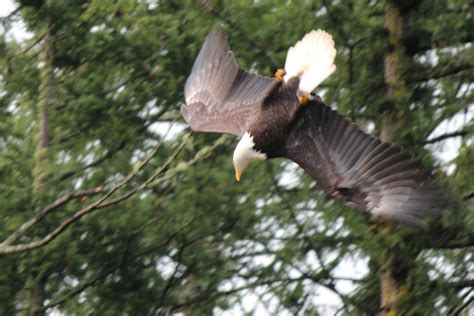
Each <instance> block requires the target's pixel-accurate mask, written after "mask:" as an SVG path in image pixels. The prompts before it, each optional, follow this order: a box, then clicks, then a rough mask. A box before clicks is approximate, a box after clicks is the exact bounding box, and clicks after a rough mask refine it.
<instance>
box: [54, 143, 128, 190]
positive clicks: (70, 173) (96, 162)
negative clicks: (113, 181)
mask: <svg viewBox="0 0 474 316" xmlns="http://www.w3.org/2000/svg"><path fill="white" fill-rule="evenodd" d="M125 145H126V142H125V141H121V142H120V143H119V144H118V146H116V147H114V148H112V149H110V150H107V151H106V152H105V154H104V155H102V156H101V157H99V158H97V159H96V160H94V161H92V162H91V163H89V164H87V165H85V166H84V167H81V168H79V169H76V170H71V171H67V172H65V173H63V174H62V175H60V176H59V181H62V180H65V179H67V178H69V177H71V176H73V175H75V174H76V173H78V172H80V171H84V170H86V169H89V168H93V167H95V166H97V165H99V164H101V163H103V162H104V161H106V160H107V159H109V158H111V157H112V156H113V155H115V154H116V153H117V152H119V151H120V150H122V149H123V148H124V147H125Z"/></svg>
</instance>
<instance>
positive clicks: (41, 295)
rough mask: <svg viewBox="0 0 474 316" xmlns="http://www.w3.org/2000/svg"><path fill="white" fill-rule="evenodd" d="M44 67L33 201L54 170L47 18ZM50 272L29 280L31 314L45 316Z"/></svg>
mask: <svg viewBox="0 0 474 316" xmlns="http://www.w3.org/2000/svg"><path fill="white" fill-rule="evenodd" d="M43 36H44V37H43V52H42V53H43V68H42V69H41V74H40V86H39V93H38V108H37V112H38V125H39V130H38V146H37V148H36V152H35V165H34V169H33V187H32V190H33V198H34V204H42V201H43V198H44V195H45V194H44V189H45V183H46V181H47V179H48V178H49V176H50V175H51V172H52V164H51V162H52V159H51V149H50V146H49V130H48V123H49V118H48V113H49V109H50V108H51V103H52V102H53V80H54V78H53V76H54V66H53V43H52V40H53V39H52V36H51V29H50V22H49V20H48V18H46V21H45V28H44V35H43ZM47 278H48V275H46V274H45V275H40V276H37V277H34V276H30V278H29V279H28V282H27V289H28V292H29V306H28V312H27V315H28V316H39V315H44V311H43V302H44V300H45V290H44V287H45V286H46V280H47Z"/></svg>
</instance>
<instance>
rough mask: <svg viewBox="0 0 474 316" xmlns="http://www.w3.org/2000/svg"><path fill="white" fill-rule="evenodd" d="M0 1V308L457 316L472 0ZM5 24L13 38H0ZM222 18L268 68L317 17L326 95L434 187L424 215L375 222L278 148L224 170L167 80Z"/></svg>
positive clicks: (469, 208)
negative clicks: (268, 157)
mask: <svg viewBox="0 0 474 316" xmlns="http://www.w3.org/2000/svg"><path fill="white" fill-rule="evenodd" d="M15 6H16V7H17V8H18V9H17V10H15V11H13V12H12V13H11V14H10V15H8V16H5V17H2V18H1V21H0V23H1V25H2V27H3V29H4V32H3V34H2V37H1V38H0V52H1V53H0V78H1V79H0V228H1V229H0V289H1V290H0V315H16V314H18V315H47V314H53V312H59V313H62V314H65V315H87V314H91V315H127V314H128V315H161V314H173V313H184V314H186V315H210V314H216V315H221V314H227V315H229V314H231V315H241V314H245V313H248V314H252V313H254V314H256V315H257V314H258V315H265V314H268V315H275V314H279V315H280V314H281V315H334V314H338V315H375V314H377V313H382V314H383V315H446V314H452V315H470V314H472V312H474V302H473V301H474V265H473V263H472V262H473V258H474V257H473V256H474V252H473V249H474V203H473V202H474V177H473V175H474V153H473V141H474V137H473V132H474V123H473V121H474V120H473V117H474V105H473V100H474V98H473V97H474V89H473V88H474V83H473V82H474V63H473V58H472V57H473V56H474V51H473V43H472V42H473V40H474V39H473V34H474V33H473V32H472V30H473V29H474V16H473V15H472V12H473V9H474V8H473V5H472V3H470V2H469V1H462V0H447V1H446V0H443V1H441V0H435V1H428V0H423V1H417V2H416V4H415V2H411V1H402V0H386V1H357V0H351V1H334V0H310V1H297V0H292V1H286V0H285V1H283V0H278V1H265V0H264V1H248V0H236V1H230V0H224V1H212V0H199V1H190V0H160V1H117V2H109V1H99V0H90V1H86V0H84V1H44V0H37V1H32V0H29V1H26V0H24V1H17V2H16V3H15ZM19 21H21V22H22V23H24V24H25V25H26V27H27V29H28V31H29V32H30V34H31V36H32V37H31V38H29V39H25V40H15V38H14V37H12V34H13V33H14V32H16V31H15V29H16V28H15V26H16V25H18V23H19ZM215 25H219V26H220V27H221V28H222V29H224V30H225V31H226V32H227V33H228V34H229V35H230V36H229V40H230V46H231V47H232V49H233V50H234V52H235V54H236V56H237V61H238V64H239V66H240V67H242V68H244V69H250V70H255V71H258V72H259V73H260V74H262V75H265V76H269V77H271V76H273V73H274V71H275V70H276V69H277V68H280V67H282V66H283V65H284V61H285V56H286V52H287V49H288V47H290V46H291V45H293V44H294V43H295V42H296V41H297V40H298V39H300V38H301V37H302V36H303V35H304V34H305V33H306V32H308V31H310V30H312V29H318V28H321V29H324V30H326V31H327V32H328V33H330V34H332V36H333V38H334V40H335V42H336V48H337V51H338V54H337V57H336V65H337V71H336V72H335V73H334V74H333V75H332V76H331V77H330V79H329V80H327V81H325V82H324V84H323V85H322V86H321V87H319V88H318V90H317V93H318V94H319V95H321V97H322V98H323V100H324V102H325V103H326V104H328V105H329V106H331V107H332V108H334V109H337V110H338V111H339V112H340V113H342V114H344V115H346V116H348V117H350V118H351V119H353V120H355V121H356V122H357V123H358V124H359V125H360V126H361V127H362V128H363V129H365V130H366V131H368V132H370V133H371V134H373V135H375V136H379V137H381V138H383V139H384V140H390V141H393V142H395V143H397V144H399V145H400V146H401V147H403V148H405V149H407V150H409V151H411V152H413V153H414V154H415V155H416V156H417V157H418V158H420V160H421V162H422V164H423V165H425V166H426V167H427V168H428V169H430V170H431V169H432V170H435V171H436V174H437V181H438V184H439V185H440V186H442V187H445V188H449V191H450V192H449V194H450V195H451V196H452V197H453V199H454V200H455V203H454V205H453V207H452V208H450V209H448V210H447V211H446V212H445V215H444V216H443V217H442V218H441V219H438V220H433V221H431V222H429V223H428V224H429V225H428V228H427V229H426V230H420V229H417V228H413V227H404V226H399V225H397V224H394V223H393V222H391V221H388V220H387V221H383V220H379V221H377V220H373V219H371V218H369V217H367V216H365V215H364V214H361V213H357V212H354V211H353V210H349V209H348V208H346V207H344V206H343V205H342V204H339V203H338V202H336V201H333V200H330V199H327V198H326V197H325V196H324V195H323V194H318V193H317V191H316V190H315V183H314V181H313V180H312V178H311V177H309V176H308V175H306V174H305V173H304V172H303V171H302V170H300V169H299V168H297V167H296V166H295V165H294V164H293V163H290V162H288V161H286V160H276V161H271V162H266V163H261V164H254V165H251V166H250V167H249V169H248V170H247V171H246V177H245V178H244V179H243V181H241V182H239V183H237V182H235V180H234V173H233V168H232V151H233V149H234V147H235V144H236V143H237V139H236V138H234V137H231V136H223V137H221V136H220V135H217V134H203V133H191V132H190V130H189V129H188V128H187V126H186V125H185V124H184V121H183V119H182V117H181V115H180V111H179V109H180V106H181V105H182V104H183V102H184V95H183V90H184V83H185V80H186V78H187V76H188V74H189V73H190V71H191V68H192V65H193V61H194V59H195V57H196V55H197V53H198V51H199V49H200V47H201V45H202V42H203V40H204V38H205V36H206V34H207V33H208V32H209V31H210V30H211V29H212V28H213V27H214V26H215Z"/></svg>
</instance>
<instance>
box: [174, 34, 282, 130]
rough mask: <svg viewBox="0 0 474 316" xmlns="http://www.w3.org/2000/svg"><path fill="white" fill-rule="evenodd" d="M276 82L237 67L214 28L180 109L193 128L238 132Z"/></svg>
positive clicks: (195, 66)
mask: <svg viewBox="0 0 474 316" xmlns="http://www.w3.org/2000/svg"><path fill="white" fill-rule="evenodd" d="M277 85H278V82H277V81H276V80H274V79H271V78H265V77H262V76H259V75H257V74H253V73H249V72H246V71H244V70H242V69H239V68H238V66H237V64H236V61H235V57H234V54H233V53H232V52H231V51H229V47H228V44H227V36H226V35H225V33H223V32H222V31H220V30H213V31H212V32H211V33H209V35H208V36H207V37H206V40H205V42H204V44H203V46H202V48H201V51H200V52H199V55H198V57H197V58H196V61H195V62H194V66H193V69H192V72H191V74H190V75H189V77H188V79H187V81H186V86H185V88H184V95H185V99H186V104H185V105H183V106H182V107H181V113H182V114H183V117H184V119H185V120H186V122H188V124H189V125H190V126H191V127H192V129H194V130H196V131H202V132H220V133H230V134H235V135H238V136H241V135H242V134H243V133H244V132H245V131H246V130H247V128H248V126H249V124H250V123H251V119H252V117H254V116H255V114H256V113H257V112H258V111H259V110H260V106H259V105H261V104H262V102H263V100H264V99H265V97H266V96H268V94H269V93H270V92H271V91H272V90H273V89H274V88H275V87H276V86H277Z"/></svg>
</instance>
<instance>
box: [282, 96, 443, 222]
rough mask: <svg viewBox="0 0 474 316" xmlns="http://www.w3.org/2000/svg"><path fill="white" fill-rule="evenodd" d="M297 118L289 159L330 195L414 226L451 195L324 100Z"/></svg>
mask: <svg viewBox="0 0 474 316" xmlns="http://www.w3.org/2000/svg"><path fill="white" fill-rule="evenodd" d="M300 111H302V113H301V114H300V115H298V116H297V118H296V119H297V120H300V121H301V122H295V124H293V125H292V126H293V128H292V129H291V130H290V132H289V136H288V138H287V144H286V146H287V158H289V159H291V160H293V161H295V162H296V163H298V164H299V165H300V166H301V167H303V168H304V169H305V170H306V171H307V172H308V173H309V174H310V175H311V176H312V177H313V178H315V179H316V181H317V182H318V184H319V185H320V186H321V188H322V189H323V190H324V191H326V193H328V194H330V195H332V196H334V197H336V198H338V199H339V200H341V201H343V202H344V203H346V204H347V205H349V206H353V207H356V208H359V209H362V210H365V211H368V212H371V213H373V214H376V215H384V216H390V217H392V218H394V219H396V220H398V221H401V222H405V223H410V224H419V225H421V224H422V221H421V218H422V217H424V216H436V215H439V214H441V212H442V210H443V209H444V208H445V207H447V205H448V198H447V195H446V194H445V193H444V192H443V191H442V190H441V189H438V188H435V187H433V185H432V184H431V183H430V180H429V178H428V177H427V174H426V172H424V170H423V168H422V167H421V165H420V163H419V162H418V161H417V160H416V159H414V158H413V157H412V156H411V155H410V154H409V153H408V152H406V151H404V150H402V149H401V148H399V147H398V146H396V145H393V144H390V143H387V142H382V141H380V140H378V139H376V138H374V137H372V136H370V135H368V134H366V133H365V132H363V131H362V130H361V129H360V128H358V127H357V125H356V124H355V123H353V122H350V121H349V120H347V119H345V118H343V117H342V116H341V115H339V114H338V113H337V112H336V111H333V110H332V109H331V108H329V107H328V106H326V105H324V104H323V103H322V102H313V103H311V104H309V105H308V106H305V107H304V108H301V110H300Z"/></svg>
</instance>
